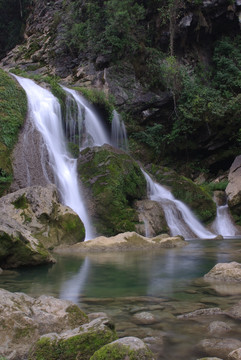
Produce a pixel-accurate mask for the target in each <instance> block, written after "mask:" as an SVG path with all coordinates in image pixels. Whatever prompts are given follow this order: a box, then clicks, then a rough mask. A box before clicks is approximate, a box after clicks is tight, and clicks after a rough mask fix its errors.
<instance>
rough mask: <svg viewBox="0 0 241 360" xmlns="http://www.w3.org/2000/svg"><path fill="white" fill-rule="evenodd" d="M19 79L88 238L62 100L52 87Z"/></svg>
mask: <svg viewBox="0 0 241 360" xmlns="http://www.w3.org/2000/svg"><path fill="white" fill-rule="evenodd" d="M16 79H17V80H18V82H19V84H20V85H21V86H22V87H23V89H24V90H25V92H26V94H27V98H28V107H29V116H30V117H31V119H32V121H33V123H34V125H35V127H36V128H37V130H38V131H39V132H40V133H41V135H42V137H43V139H44V142H45V145H46V147H47V150H48V153H49V159H50V163H51V166H52V168H53V172H54V175H55V178H56V185H57V187H58V189H59V191H60V194H61V196H62V199H63V202H64V204H65V205H67V206H69V207H70V208H72V209H73V210H74V211H75V212H76V213H77V214H78V215H79V217H80V219H81V220H82V221H83V223H84V226H85V232H86V239H91V238H92V237H93V236H92V227H91V224H90V220H89V218H88V215H87V212H86V209H85V207H84V204H83V199H82V196H81V192H80V189H79V185H78V176H77V160H76V159H73V158H71V157H70V155H69V153H68V151H67V147H66V141H65V136H64V131H63V128H62V116H61V108H60V104H59V102H58V100H57V99H56V98H55V97H54V96H53V95H52V94H51V92H50V91H48V90H46V89H44V88H42V87H40V86H38V85H37V84H35V82H34V81H32V80H30V79H26V78H21V77H18V76H16Z"/></svg>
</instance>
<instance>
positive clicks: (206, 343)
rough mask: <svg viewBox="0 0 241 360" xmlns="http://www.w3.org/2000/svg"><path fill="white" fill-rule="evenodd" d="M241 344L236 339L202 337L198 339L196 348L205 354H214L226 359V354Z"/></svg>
mask: <svg viewBox="0 0 241 360" xmlns="http://www.w3.org/2000/svg"><path fill="white" fill-rule="evenodd" d="M240 346H241V341H240V340H236V339H204V340H202V341H200V343H199V344H198V346H197V350H198V351H200V352H201V353H203V354H204V355H207V356H216V357H219V358H221V359H227V357H228V354H229V353H230V352H231V351H233V350H236V349H237V348H239V347H240Z"/></svg>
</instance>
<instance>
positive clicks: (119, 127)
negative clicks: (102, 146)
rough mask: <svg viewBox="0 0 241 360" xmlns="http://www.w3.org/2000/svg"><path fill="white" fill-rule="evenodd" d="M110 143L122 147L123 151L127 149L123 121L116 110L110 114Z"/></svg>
mask: <svg viewBox="0 0 241 360" xmlns="http://www.w3.org/2000/svg"><path fill="white" fill-rule="evenodd" d="M111 144H112V146H114V147H116V148H118V149H122V150H124V151H128V150H129V147H128V140H127V134H126V128H125V123H124V121H123V120H122V119H121V116H120V114H118V112H117V111H116V110H114V111H113V116H112V123H111Z"/></svg>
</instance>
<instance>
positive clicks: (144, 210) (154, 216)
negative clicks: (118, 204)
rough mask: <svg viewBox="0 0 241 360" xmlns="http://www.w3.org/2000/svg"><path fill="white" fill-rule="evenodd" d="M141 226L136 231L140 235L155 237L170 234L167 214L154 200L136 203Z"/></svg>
mask: <svg viewBox="0 0 241 360" xmlns="http://www.w3.org/2000/svg"><path fill="white" fill-rule="evenodd" d="M135 208H136V210H137V212H138V218H139V224H138V225H137V226H136V230H137V232H138V233H139V234H141V235H144V236H148V237H153V236H156V235H158V234H162V233H165V234H166V233H169V231H170V230H169V228H168V225H167V222H166V218H165V213H164V211H163V209H162V207H161V205H160V204H159V203H158V202H156V201H152V200H138V201H136V202H135Z"/></svg>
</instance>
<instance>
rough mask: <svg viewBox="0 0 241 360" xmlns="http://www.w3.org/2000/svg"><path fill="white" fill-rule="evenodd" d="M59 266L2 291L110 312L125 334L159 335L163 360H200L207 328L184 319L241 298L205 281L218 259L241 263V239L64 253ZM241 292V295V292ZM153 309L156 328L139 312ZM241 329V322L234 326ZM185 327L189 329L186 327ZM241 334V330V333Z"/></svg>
mask: <svg viewBox="0 0 241 360" xmlns="http://www.w3.org/2000/svg"><path fill="white" fill-rule="evenodd" d="M56 258H57V263H56V264H54V265H52V266H39V267H35V268H23V269H18V270H16V271H13V272H9V273H6V274H4V275H1V276H0V287H2V288H4V289H6V290H9V291H18V292H25V293H27V294H29V295H31V296H39V295H42V294H46V295H53V296H55V297H60V298H63V299H69V300H72V301H74V302H76V303H78V304H80V306H81V308H83V310H84V311H86V312H87V313H88V312H94V311H105V312H107V313H108V314H109V315H110V316H112V317H113V319H114V321H115V323H116V326H117V331H118V333H119V335H120V336H127V335H128V336H130V335H133V336H139V337H141V338H145V337H148V336H149V337H150V336H152V337H153V336H154V335H155V336H156V334H157V336H159V338H160V339H161V338H162V342H161V343H162V345H161V343H160V344H159V348H160V351H161V353H160V354H159V355H158V356H159V357H158V358H159V359H166V358H168V359H173V360H174V359H180V360H182V359H196V358H197V357H195V356H196V355H195V352H194V350H193V349H194V345H195V344H196V343H197V342H198V341H199V340H200V339H201V338H202V336H203V332H204V333H205V331H206V330H205V329H206V328H205V327H204V325H203V324H201V325H200V324H199V325H198V326H197V324H196V323H194V322H193V321H192V322H190V321H185V324H183V321H180V320H177V315H179V314H182V313H185V312H189V311H193V310H195V309H198V308H202V307H212V306H219V307H221V308H223V309H225V308H227V307H229V306H231V305H232V304H233V303H235V302H237V301H238V300H239V299H240V295H241V289H238V288H237V287H236V289H235V291H234V292H232V293H231V294H230V289H227V292H226V293H225V291H226V290H225V289H222V292H223V293H221V294H220V291H219V289H217V288H215V287H212V286H209V285H208V284H206V283H204V282H203V280H202V276H203V275H204V274H205V273H207V272H208V271H209V270H210V269H211V268H212V267H213V266H214V265H215V264H216V263H218V262H230V261H238V262H241V240H240V239H226V240H221V241H217V240H193V241H190V242H189V245H188V246H186V247H184V248H181V249H162V250H160V251H158V252H149V253H147V252H139V253H133V252H130V253H111V254H107V253H98V254H90V255H88V256H77V255H74V254H73V255H71V256H69V255H68V256H59V255H58V256H57V257H56ZM239 290H240V291H239ZM138 311H139V312H140V311H149V312H151V313H152V314H153V315H154V316H156V317H157V319H158V321H157V322H156V323H155V324H149V325H146V324H135V321H134V320H133V319H134V318H133V314H135V312H138ZM205 326H207V324H205ZM233 326H234V327H235V326H236V324H235V322H234V324H233ZM183 327H184V328H185V330H183ZM237 334H239V332H237ZM239 336H240V334H239Z"/></svg>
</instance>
